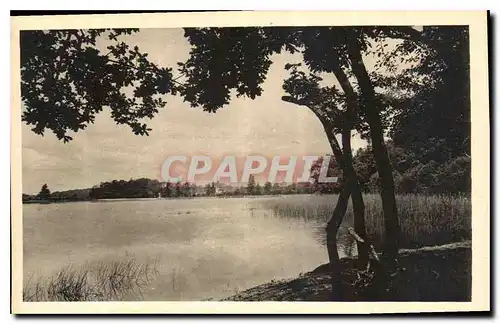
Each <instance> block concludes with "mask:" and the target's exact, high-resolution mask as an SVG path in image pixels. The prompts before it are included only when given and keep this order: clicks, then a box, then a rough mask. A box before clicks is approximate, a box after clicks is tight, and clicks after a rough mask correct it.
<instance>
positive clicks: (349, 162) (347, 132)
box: [333, 65, 369, 266]
mask: <svg viewBox="0 0 500 324" xmlns="http://www.w3.org/2000/svg"><path fill="white" fill-rule="evenodd" d="M333 73H334V75H335V77H336V78H337V81H338V82H339V84H340V86H341V87H342V90H344V93H345V95H346V99H347V102H346V106H347V111H346V113H345V123H344V131H343V132H342V149H343V151H344V154H343V157H344V167H343V172H344V174H345V176H346V178H347V180H349V181H347V183H348V184H349V186H350V187H351V195H352V206H353V211H354V227H355V230H356V232H357V233H358V235H359V236H360V237H361V238H362V239H363V240H366V226H365V204H364V201H363V196H362V195H361V189H360V187H359V181H358V177H357V175H356V171H355V169H354V165H353V158H352V148H351V130H352V128H353V125H354V121H355V120H356V116H357V114H358V110H359V109H358V105H359V103H358V98H357V95H356V93H355V92H354V89H353V87H352V85H351V83H350V81H349V79H348V78H347V75H346V74H345V72H344V70H342V67H341V66H340V65H335V66H334V69H333ZM357 247H358V258H359V262H360V265H361V266H364V265H366V264H367V262H368V255H369V251H368V250H367V248H366V245H363V244H360V243H359V242H358V243H357Z"/></svg>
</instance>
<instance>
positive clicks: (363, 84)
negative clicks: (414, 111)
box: [348, 35, 400, 261]
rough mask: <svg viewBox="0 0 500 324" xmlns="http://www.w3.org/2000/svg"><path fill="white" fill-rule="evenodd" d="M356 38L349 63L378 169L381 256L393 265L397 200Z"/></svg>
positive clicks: (377, 104) (373, 95) (376, 110)
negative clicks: (383, 238) (383, 245)
mask: <svg viewBox="0 0 500 324" xmlns="http://www.w3.org/2000/svg"><path fill="white" fill-rule="evenodd" d="M357 36H358V35H355V37H354V39H353V40H352V42H351V44H350V45H349V46H348V54H349V58H350V61H351V66H352V71H353V73H354V75H355V77H356V79H357V80H358V85H359V87H360V89H361V109H362V111H363V112H364V115H365V117H366V121H367V122H368V124H369V126H370V136H371V140H372V148H373V154H374V156H375V162H376V165H377V170H378V175H379V178H380V182H381V187H382V188H381V192H380V194H381V197H382V206H383V210H384V226H385V240H384V241H385V242H384V244H385V247H384V252H385V253H384V254H385V255H386V256H387V257H388V258H389V260H392V261H394V260H395V259H396V258H397V255H398V243H399V230H400V229H399V220H398V214H397V206H396V197H395V194H394V178H393V174H392V166H391V162H390V160H389V156H388V154H387V147H386V145H385V141H384V130H383V127H382V121H381V118H380V113H379V108H380V103H379V102H377V99H376V97H375V89H374V86H373V84H372V82H371V80H370V77H369V75H368V72H367V71H366V67H365V65H364V63H363V60H362V56H361V48H360V45H359V43H358V42H357V40H358V37H357Z"/></svg>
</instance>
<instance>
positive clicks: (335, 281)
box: [326, 186, 350, 301]
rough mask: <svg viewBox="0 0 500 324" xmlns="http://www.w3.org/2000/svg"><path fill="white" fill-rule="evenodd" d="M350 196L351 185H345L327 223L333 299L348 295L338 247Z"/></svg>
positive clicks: (342, 298) (327, 243)
mask: <svg viewBox="0 0 500 324" xmlns="http://www.w3.org/2000/svg"><path fill="white" fill-rule="evenodd" d="M349 196H350V190H349V186H344V188H342V191H340V194H339V198H338V199H337V204H336V205H335V209H334V210H333V213H332V217H331V218H330V220H329V221H328V224H327V225H326V247H327V250H328V259H329V261H330V274H331V284H332V290H331V300H334V301H341V300H345V297H346V294H345V289H344V285H343V283H342V267H341V265H340V260H339V252H338V249H337V232H338V230H339V227H340V224H342V220H343V219H344V215H345V213H346V211H347V203H348V201H349Z"/></svg>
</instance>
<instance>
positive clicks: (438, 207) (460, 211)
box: [259, 194, 471, 248]
mask: <svg viewBox="0 0 500 324" xmlns="http://www.w3.org/2000/svg"><path fill="white" fill-rule="evenodd" d="M336 201H337V197H336V196H296V197H294V199H293V200H292V199H286V200H285V199H279V198H278V199H268V200H265V201H262V202H259V203H260V204H263V206H264V207H265V208H267V209H269V210H271V211H272V213H273V214H274V216H276V217H285V218H288V217H296V218H303V219H306V220H316V221H318V222H320V223H322V224H325V223H326V222H327V221H328V219H329V218H330V217H331V214H332V212H333V209H334V208H335V203H336ZM396 201H397V205H398V215H399V219H400V224H401V243H400V245H401V247H402V248H415V247H421V246H433V245H442V244H446V243H451V242H459V241H463V240H470V239H471V202H470V198H468V197H450V196H424V195H398V196H397V197H396ZM364 202H365V210H366V213H365V218H366V229H367V235H368V237H369V238H370V240H372V242H373V243H374V245H375V246H376V247H380V246H381V242H382V239H383V233H384V226H383V224H384V219H383V211H382V201H381V198H380V196H379V195H375V194H365V195H364ZM352 218H353V213H352V206H351V205H350V204H349V208H348V211H347V214H346V217H345V219H346V222H348V223H349V224H352Z"/></svg>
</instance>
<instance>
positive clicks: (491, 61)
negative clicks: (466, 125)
mask: <svg viewBox="0 0 500 324" xmlns="http://www.w3.org/2000/svg"><path fill="white" fill-rule="evenodd" d="M494 31H495V16H494V14H492V13H491V11H488V79H489V80H488V81H489V82H488V87H489V92H490V93H489V104H490V107H489V108H490V190H491V192H490V311H491V315H492V316H494V314H495V298H494V295H495V276H494V273H495V271H494V268H495V266H494V265H495V258H494V255H495V252H494V251H495V245H496V244H495V235H493V229H494V228H495V217H494V211H495V199H492V198H493V197H495V183H494V179H495V163H494V161H495V157H494V155H495V154H494V152H495V144H494V143H495V127H494V126H495V109H494V107H493V103H494V102H495V91H494V89H495V72H494V71H495V57H496V56H495V37H494V36H495V35H494Z"/></svg>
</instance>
